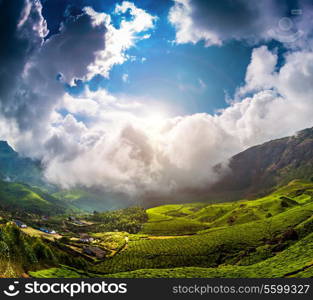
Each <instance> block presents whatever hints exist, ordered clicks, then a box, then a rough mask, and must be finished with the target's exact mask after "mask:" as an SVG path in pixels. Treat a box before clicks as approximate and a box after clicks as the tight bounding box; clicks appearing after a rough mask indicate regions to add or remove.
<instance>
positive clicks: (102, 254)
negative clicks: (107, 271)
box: [84, 246, 105, 259]
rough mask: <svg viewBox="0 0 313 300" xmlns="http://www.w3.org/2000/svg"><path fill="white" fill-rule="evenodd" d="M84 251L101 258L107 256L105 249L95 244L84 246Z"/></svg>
mask: <svg viewBox="0 0 313 300" xmlns="http://www.w3.org/2000/svg"><path fill="white" fill-rule="evenodd" d="M84 253H86V254H88V255H92V256H95V257H97V258H99V259H103V258H104V257H105V251H103V250H102V249H100V248H98V247H93V246H88V247H84Z"/></svg>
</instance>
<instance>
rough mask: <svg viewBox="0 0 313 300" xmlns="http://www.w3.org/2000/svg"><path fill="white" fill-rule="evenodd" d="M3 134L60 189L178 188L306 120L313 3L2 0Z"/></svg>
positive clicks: (151, 192)
mask: <svg viewBox="0 0 313 300" xmlns="http://www.w3.org/2000/svg"><path fill="white" fill-rule="evenodd" d="M0 14H1V16H0V42H1V45H5V46H4V47H1V49H0V76H1V81H0V138H1V139H3V140H7V141H8V142H9V143H10V145H12V147H14V149H15V150H16V151H18V152H19V153H20V154H21V155H24V156H27V157H30V158H33V159H39V160H41V162H42V165H43V167H44V174H45V177H46V179H47V180H48V181H49V182H51V183H54V184H57V185H59V186H60V187H61V188H73V187H76V186H83V187H94V186H95V187H100V188H103V190H105V191H108V192H112V193H118V194H123V195H125V198H127V199H128V200H129V199H137V198H141V197H142V198H148V197H152V196H153V197H168V196H171V197H172V196H173V197H174V196H175V197H180V196H181V195H184V194H186V193H189V192H190V191H195V190H197V191H199V190H201V189H206V187H208V186H209V185H210V184H212V183H214V182H216V181H217V180H218V179H219V176H221V174H216V173H215V171H214V166H215V165H216V164H218V163H222V164H223V166H224V168H223V170H224V171H223V172H228V168H227V164H228V160H229V158H230V157H231V156H232V155H234V154H236V153H238V152H240V151H243V150H245V149H247V148H248V147H251V146H254V145H257V144H260V143H263V142H266V141H268V140H271V139H276V138H280V137H284V136H288V135H292V134H295V133H296V132H297V131H299V130H301V129H304V128H307V127H312V126H313V124H312V123H313V119H312V115H313V114H312V113H313V105H312V104H313V103H312V101H313V84H312V83H313V51H312V45H313V44H312V42H313V36H312V35H313V31H312V30H313V18H312V17H313V1H309V0H298V1H288V0H279V1H278V0H276V1H275V0H274V1H272V0H262V1H258V2H254V1H248V0H236V1H234V0H223V1H206V0H161V1H153V0H140V1H139V0H138V1H113V0H75V1H74V0H41V1H40V0H16V1H14V2H13V1H9V0H2V1H1V0H0Z"/></svg>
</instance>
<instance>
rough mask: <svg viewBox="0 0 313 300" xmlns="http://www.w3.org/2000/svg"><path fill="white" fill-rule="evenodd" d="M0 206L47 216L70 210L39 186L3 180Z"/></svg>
mask: <svg viewBox="0 0 313 300" xmlns="http://www.w3.org/2000/svg"><path fill="white" fill-rule="evenodd" d="M0 208H1V209H2V210H5V211H11V212H15V211H23V212H27V213H35V214H40V215H47V216H49V215H56V214H62V213H65V212H66V211H69V210H71V207H70V206H69V205H68V204H66V203H64V202H62V201H60V200H59V199H57V198H55V197H53V196H51V195H49V194H48V193H46V192H44V191H42V190H40V189H39V188H35V187H31V186H29V185H26V184H21V183H15V182H5V181H0Z"/></svg>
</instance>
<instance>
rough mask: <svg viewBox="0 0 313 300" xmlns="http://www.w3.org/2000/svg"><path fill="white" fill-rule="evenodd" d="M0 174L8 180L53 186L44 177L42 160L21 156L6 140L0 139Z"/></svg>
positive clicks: (40, 185) (44, 186)
mask: <svg viewBox="0 0 313 300" xmlns="http://www.w3.org/2000/svg"><path fill="white" fill-rule="evenodd" d="M0 174H1V178H2V179H3V180H6V181H15V182H23V183H26V184H29V185H34V186H39V187H43V188H49V187H50V188H51V186H50V185H49V184H48V183H47V182H45V180H44V179H43V175H42V170H41V166H40V162H39V161H33V160H31V159H29V158H24V157H21V156H20V155H19V154H18V153H17V152H15V151H14V150H13V149H12V148H11V147H10V146H9V144H8V143H7V142H5V141H0Z"/></svg>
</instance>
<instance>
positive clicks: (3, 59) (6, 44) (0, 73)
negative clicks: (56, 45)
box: [0, 0, 46, 103]
mask: <svg viewBox="0 0 313 300" xmlns="http://www.w3.org/2000/svg"><path fill="white" fill-rule="evenodd" d="M40 26H43V27H44V20H43V19H42V17H41V15H40V4H39V3H35V2H34V3H30V2H28V1H26V0H16V1H10V0H3V1H1V2H0V45H1V47H0V78H1V80H0V100H1V102H2V103H3V102H5V103H7V102H8V101H9V96H10V93H11V92H12V89H14V88H15V86H16V84H17V82H18V77H19V76H20V74H21V73H22V71H23V69H24V66H25V64H26V62H27V61H28V59H29V57H30V56H31V55H32V53H33V52H34V50H35V49H37V48H38V47H40V45H41V43H42V35H44V34H46V31H45V30H44V28H41V29H40ZM11 96H12V95H11Z"/></svg>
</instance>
